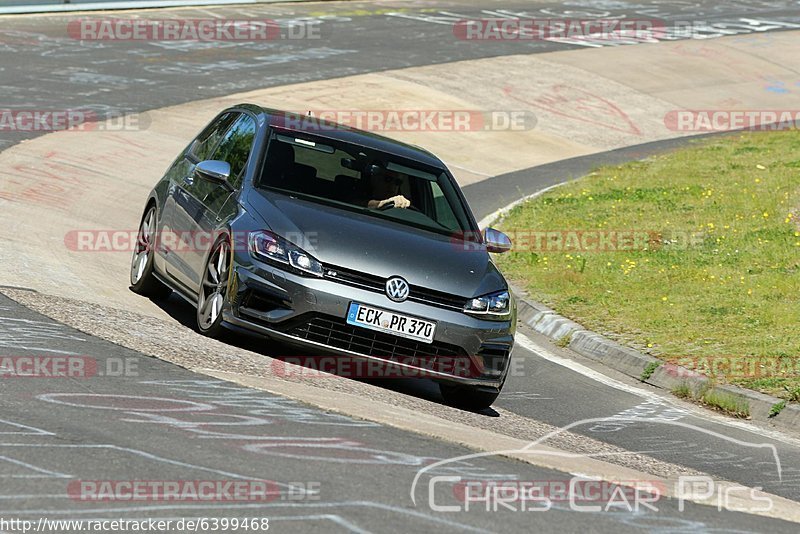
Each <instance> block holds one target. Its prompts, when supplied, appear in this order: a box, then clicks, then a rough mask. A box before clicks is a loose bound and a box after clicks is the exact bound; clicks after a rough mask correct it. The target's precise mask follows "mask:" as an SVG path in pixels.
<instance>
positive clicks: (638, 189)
mask: <svg viewBox="0 0 800 534" xmlns="http://www.w3.org/2000/svg"><path fill="white" fill-rule="evenodd" d="M799 220H800V133H798V132H794V131H790V132H765V133H749V134H742V135H735V136H728V137H725V138H716V139H714V140H710V141H704V142H700V143H696V144H694V145H693V146H691V147H689V148H687V149H683V150H679V151H676V152H673V153H671V154H667V155H664V156H659V157H656V158H651V159H649V160H646V161H640V162H632V163H628V164H625V165H621V166H613V167H604V168H601V169H598V170H597V171H595V172H593V173H591V174H590V175H589V176H586V177H584V178H581V179H579V180H576V181H574V182H571V183H569V184H566V185H564V186H562V187H559V188H557V189H554V190H552V191H549V192H548V193H546V194H544V195H542V196H540V197H537V198H535V199H533V200H530V201H527V202H525V203H522V204H520V205H518V206H517V207H515V208H514V209H513V210H511V212H510V213H509V214H508V215H507V217H506V218H505V219H504V220H503V221H502V222H501V223H500V225H499V227H500V229H502V230H503V231H505V232H506V233H508V234H509V235H510V236H511V237H512V240H514V241H515V246H514V249H513V250H512V251H511V252H509V253H507V254H505V255H498V256H497V258H496V259H497V262H498V264H499V265H500V267H501V268H502V269H503V271H504V272H505V273H506V274H507V275H508V277H509V278H510V279H511V280H513V281H515V282H516V283H517V284H519V285H521V286H523V287H524V288H525V289H526V290H527V291H528V292H529V294H530V295H531V298H533V299H535V300H538V301H540V302H544V303H545V304H547V305H548V306H550V307H552V308H553V309H555V310H556V311H558V312H559V313H561V314H563V315H565V316H567V317H569V318H571V319H573V320H575V321H577V322H579V323H582V324H583V325H584V326H586V327H587V328H589V329H591V330H594V331H597V332H600V333H602V334H604V335H607V336H608V337H610V338H612V339H615V340H616V341H618V342H620V343H622V344H626V345H628V346H631V347H633V348H636V349H639V350H641V351H643V352H646V353H649V354H652V355H654V356H656V357H659V358H661V359H663V360H666V361H669V362H672V363H677V364H679V365H682V366H684V367H689V368H691V369H693V370H695V371H698V372H702V373H704V374H706V375H708V376H710V377H712V378H713V379H714V381H715V382H716V383H725V382H729V383H736V384H739V385H742V386H745V387H749V388H752V389H756V390H759V391H763V392H766V393H770V394H773V395H777V396H780V397H783V398H787V399H788V398H789V394H787V392H794V391H798V389H800V329H798V328H797V325H798V322H799V320H800V225H798V221H799ZM711 398H712V400H714V401H717V400H719V399H717V398H716V397H715V396H714V395H713V394H712V396H711ZM790 400H791V399H790ZM720 402H723V403H725V401H720ZM734 408H736V407H734Z"/></svg>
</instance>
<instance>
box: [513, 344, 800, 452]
mask: <svg viewBox="0 0 800 534" xmlns="http://www.w3.org/2000/svg"><path fill="white" fill-rule="evenodd" d="M515 343H516V344H517V345H520V346H521V347H523V348H524V349H525V350H527V351H529V352H531V353H533V354H534V355H536V356H538V357H540V358H542V359H545V360H547V361H550V362H552V363H555V364H556V365H560V366H562V367H565V368H567V369H569V370H571V371H574V372H576V373H578V374H581V375H583V376H585V377H587V378H591V379H592V380H594V381H596V382H600V383H601V384H603V385H605V386H608V387H611V388H614V389H617V390H620V391H624V392H626V393H630V394H631V395H636V396H638V397H641V398H643V399H648V400H655V401H658V402H661V403H663V404H668V405H671V406H676V407H679V408H681V409H682V410H685V411H688V412H689V413H690V415H692V416H694V417H698V418H699V419H702V420H706V421H711V422H713V423H716V424H719V425H724V426H728V427H731V428H736V429H738V430H743V431H746V432H750V433H752V434H756V435H758V436H761V437H767V438H770V439H774V440H775V441H779V442H781V443H784V444H786V445H791V446H793V447H800V440H798V439H796V438H793V437H791V436H788V435H786V434H783V433H781V432H778V431H775V430H771V429H769V428H763V427H759V426H755V425H752V424H750V423H747V422H745V421H735V420H732V419H728V418H726V417H723V416H720V415H717V414H715V413H713V412H711V411H710V410H702V409H695V408H687V407H686V406H678V403H677V402H675V399H672V398H670V397H664V396H661V395H658V394H656V393H653V392H652V391H648V390H646V389H643V388H640V387H636V386H632V385H630V384H625V383H623V382H620V381H619V380H615V379H613V378H611V377H608V376H606V375H604V374H602V373H600V372H599V371H595V370H594V369H590V368H589V367H586V366H585V365H582V364H580V363H578V362H576V361H573V360H570V359H569V358H562V357H561V356H558V355H556V354H553V353H552V352H550V351H549V350H547V349H546V348H545V347H543V346H541V345H539V344H538V343H536V342H535V341H533V340H532V339H531V338H529V337H527V336H526V335H524V334H521V333H519V332H517V335H516V337H515Z"/></svg>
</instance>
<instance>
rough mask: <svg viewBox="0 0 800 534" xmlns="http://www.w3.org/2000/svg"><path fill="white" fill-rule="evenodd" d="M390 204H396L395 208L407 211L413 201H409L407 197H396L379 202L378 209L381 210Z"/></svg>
mask: <svg viewBox="0 0 800 534" xmlns="http://www.w3.org/2000/svg"><path fill="white" fill-rule="evenodd" d="M389 202H394V207H395V208H403V209H405V208H407V207H409V206H410V205H411V201H410V200H408V199H407V198H406V197H404V196H403V195H396V196H393V197H391V198H387V199H386V200H381V201H380V202H378V207H379V208H380V207H382V206H384V205H386V204H388V203H389Z"/></svg>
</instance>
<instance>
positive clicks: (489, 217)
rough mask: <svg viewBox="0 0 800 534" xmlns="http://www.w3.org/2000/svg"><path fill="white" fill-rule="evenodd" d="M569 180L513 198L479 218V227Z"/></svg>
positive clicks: (493, 221) (485, 225) (481, 227)
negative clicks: (507, 203)
mask: <svg viewBox="0 0 800 534" xmlns="http://www.w3.org/2000/svg"><path fill="white" fill-rule="evenodd" d="M570 181H572V180H566V181H564V182H561V183H558V184H553V185H551V186H549V187H545V188H544V189H540V190H538V191H537V192H535V193H533V194H530V195H528V196H526V197H522V198H520V199H517V200H515V201H514V202H512V203H511V204H509V205H508V206H505V207H503V208H500V209H499V210H497V211H495V212H494V213H490V214H489V215H487V216H486V217H484V218H483V219H481V220H480V221H478V227H479V228H480V229H481V230H483V229H484V228H486V227H487V226H489V225H490V224H494V223H495V222H496V221H497V220H498V219H500V218H501V217H503V216H504V215H505V214H506V213H508V212H509V211H511V210H512V209H513V208H514V207H516V206H517V205H519V204H522V203H523V202H525V201H527V200H531V199H533V198H536V197H538V196H539V195H542V194H544V193H547V192H548V191H550V190H551V189H555V188H556V187H560V186H562V185H564V184H566V183H568V182H570Z"/></svg>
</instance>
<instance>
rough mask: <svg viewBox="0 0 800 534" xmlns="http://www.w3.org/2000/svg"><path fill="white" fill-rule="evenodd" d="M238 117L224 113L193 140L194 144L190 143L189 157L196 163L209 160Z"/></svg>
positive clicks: (236, 114) (234, 114)
mask: <svg viewBox="0 0 800 534" xmlns="http://www.w3.org/2000/svg"><path fill="white" fill-rule="evenodd" d="M238 116H239V114H238V113H226V114H224V115H223V116H221V117H220V118H219V119H217V120H216V121H215V122H214V123H213V124H211V125H210V126H209V127H208V128H206V129H205V130H203V132H202V133H201V134H200V135H198V136H197V139H195V140H194V143H192V147H191V149H190V150H189V155H190V157H192V158H193V159H195V160H196V161H197V162H200V161H205V160H207V159H211V154H212V153H213V152H214V149H215V148H217V144H218V143H219V140H220V139H221V138H222V136H223V135H225V132H226V131H228V128H229V127H230V125H231V123H233V121H234V120H236V117H238Z"/></svg>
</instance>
